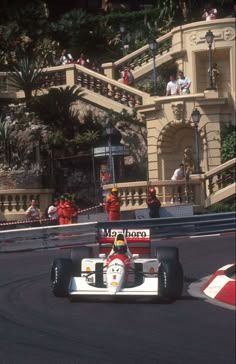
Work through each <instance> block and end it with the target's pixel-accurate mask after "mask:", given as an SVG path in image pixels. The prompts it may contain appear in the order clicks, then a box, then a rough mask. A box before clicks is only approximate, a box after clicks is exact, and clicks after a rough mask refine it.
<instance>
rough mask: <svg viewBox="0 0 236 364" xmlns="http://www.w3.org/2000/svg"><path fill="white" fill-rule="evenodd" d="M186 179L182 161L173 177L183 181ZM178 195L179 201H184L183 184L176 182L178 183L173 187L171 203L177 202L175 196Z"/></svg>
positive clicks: (173, 179) (175, 179)
mask: <svg viewBox="0 0 236 364" xmlns="http://www.w3.org/2000/svg"><path fill="white" fill-rule="evenodd" d="M184 179H185V175H184V164H183V163H181V164H180V165H179V168H177V169H176V170H175V171H174V174H173V176H172V177H171V180H172V181H183V180H184ZM176 196H178V202H182V186H181V185H178V183H176V185H175V186H174V187H173V189H172V197H171V201H170V203H172V204H173V203H174V202H175V197H176Z"/></svg>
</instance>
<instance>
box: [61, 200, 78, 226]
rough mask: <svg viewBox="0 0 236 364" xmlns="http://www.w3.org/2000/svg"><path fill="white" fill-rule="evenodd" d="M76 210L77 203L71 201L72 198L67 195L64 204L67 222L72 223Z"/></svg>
mask: <svg viewBox="0 0 236 364" xmlns="http://www.w3.org/2000/svg"><path fill="white" fill-rule="evenodd" d="M75 210H76V209H75V205H74V204H73V202H72V201H71V198H70V197H66V199H65V204H64V216H65V224H72V216H73V215H74V213H75Z"/></svg>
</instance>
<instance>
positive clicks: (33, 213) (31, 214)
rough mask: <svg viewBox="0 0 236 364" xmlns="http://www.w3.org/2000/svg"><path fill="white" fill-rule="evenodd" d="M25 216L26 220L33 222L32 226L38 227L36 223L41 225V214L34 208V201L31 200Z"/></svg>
mask: <svg viewBox="0 0 236 364" xmlns="http://www.w3.org/2000/svg"><path fill="white" fill-rule="evenodd" d="M25 214H26V217H27V219H29V220H31V221H32V222H33V226H38V223H41V219H42V214H41V211H40V209H39V208H38V207H37V206H36V200H31V205H30V206H29V207H28V209H27V210H26V213H25ZM35 223H36V224H35Z"/></svg>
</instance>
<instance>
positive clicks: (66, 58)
mask: <svg viewBox="0 0 236 364" xmlns="http://www.w3.org/2000/svg"><path fill="white" fill-rule="evenodd" d="M73 62H74V61H73V57H72V55H71V54H70V53H68V51H67V49H63V51H62V53H61V57H60V63H61V64H70V63H73Z"/></svg>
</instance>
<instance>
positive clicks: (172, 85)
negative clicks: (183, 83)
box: [166, 75, 178, 96]
mask: <svg viewBox="0 0 236 364" xmlns="http://www.w3.org/2000/svg"><path fill="white" fill-rule="evenodd" d="M177 93H178V87H177V82H176V81H175V78H174V76H173V75H170V81H169V82H168V83H167V85H166V96H172V95H176V94H177Z"/></svg>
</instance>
